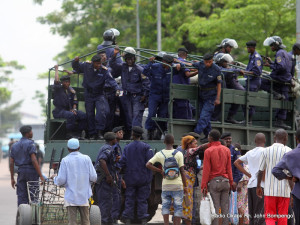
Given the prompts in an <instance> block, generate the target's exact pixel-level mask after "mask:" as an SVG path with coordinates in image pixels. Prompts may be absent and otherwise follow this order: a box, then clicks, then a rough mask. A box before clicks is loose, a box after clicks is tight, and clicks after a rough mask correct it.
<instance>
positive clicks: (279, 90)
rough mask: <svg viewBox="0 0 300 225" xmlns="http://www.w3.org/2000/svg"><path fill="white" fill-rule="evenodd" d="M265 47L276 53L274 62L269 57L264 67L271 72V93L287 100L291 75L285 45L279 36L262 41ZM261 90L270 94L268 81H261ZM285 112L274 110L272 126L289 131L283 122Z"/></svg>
mask: <svg viewBox="0 0 300 225" xmlns="http://www.w3.org/2000/svg"><path fill="white" fill-rule="evenodd" d="M264 45H265V46H270V47H271V50H272V51H273V52H276V55H275V61H272V60H271V59H270V58H269V57H268V58H267V60H266V62H265V63H264V66H267V67H270V68H271V70H272V72H271V74H270V77H271V78H272V79H273V81H274V82H273V89H274V90H273V91H274V92H275V93H274V94H275V96H274V97H275V98H276V99H282V100H288V97H289V96H288V92H289V90H290V86H289V84H290V83H291V79H292V75H291V70H292V62H291V60H290V56H289V55H288V53H287V52H286V51H285V50H284V48H286V47H285V45H283V43H282V40H281V38H280V37H279V36H273V37H268V38H267V39H266V40H265V41H264ZM261 89H263V90H265V91H268V92H270V89H271V82H270V80H267V79H263V80H262V84H261ZM286 115H287V110H286V109H280V110H279V109H277V110H276V115H275V118H276V122H275V124H274V126H276V127H281V128H284V129H290V128H291V127H290V126H288V125H286V124H285V123H284V121H285V120H286Z"/></svg>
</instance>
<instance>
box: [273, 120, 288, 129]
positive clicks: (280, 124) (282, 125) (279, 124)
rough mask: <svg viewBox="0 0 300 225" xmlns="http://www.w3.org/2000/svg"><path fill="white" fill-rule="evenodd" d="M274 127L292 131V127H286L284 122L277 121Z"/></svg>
mask: <svg viewBox="0 0 300 225" xmlns="http://www.w3.org/2000/svg"><path fill="white" fill-rule="evenodd" d="M274 127H280V128H283V129H285V130H290V129H291V127H290V126H288V125H286V124H285V123H284V122H283V120H280V119H277V120H276V122H275V123H274Z"/></svg>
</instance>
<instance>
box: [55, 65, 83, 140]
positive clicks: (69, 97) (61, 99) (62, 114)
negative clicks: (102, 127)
mask: <svg viewBox="0 0 300 225" xmlns="http://www.w3.org/2000/svg"><path fill="white" fill-rule="evenodd" d="M54 67H55V80H54V85H53V88H54V93H53V105H54V106H55V109H54V110H53V111H52V113H53V117H54V118H65V119H67V122H66V128H67V135H66V136H67V137H66V138H67V139H69V138H70V137H72V136H73V135H75V136H76V135H77V136H79V137H80V136H81V132H82V131H83V130H85V129H86V114H85V113H84V112H82V111H79V110H77V105H78V101H77V96H76V91H75V90H74V89H73V88H72V87H71V86H70V76H69V75H67V76H62V77H61V78H60V79H59V76H58V65H55V66H54ZM76 122H77V123H78V126H77V125H76Z"/></svg>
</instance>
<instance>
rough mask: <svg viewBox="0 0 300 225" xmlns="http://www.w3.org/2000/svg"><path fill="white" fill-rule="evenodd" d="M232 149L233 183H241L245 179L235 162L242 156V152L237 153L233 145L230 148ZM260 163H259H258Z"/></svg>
mask: <svg viewBox="0 0 300 225" xmlns="http://www.w3.org/2000/svg"><path fill="white" fill-rule="evenodd" d="M229 149H230V153H231V169H232V177H233V181H234V182H235V183H239V181H240V180H241V179H242V177H243V173H242V172H240V171H239V170H238V169H237V168H236V167H235V165H234V162H235V160H237V159H238V158H239V157H240V156H241V152H240V151H236V150H235V147H234V146H233V145H230V146H229ZM257 163H258V162H257Z"/></svg>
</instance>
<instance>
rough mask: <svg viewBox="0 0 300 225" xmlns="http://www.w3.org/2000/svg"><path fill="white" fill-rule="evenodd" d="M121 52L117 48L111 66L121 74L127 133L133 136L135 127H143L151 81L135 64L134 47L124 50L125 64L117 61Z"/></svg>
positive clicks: (110, 62)
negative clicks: (132, 130) (132, 131)
mask: <svg viewBox="0 0 300 225" xmlns="http://www.w3.org/2000/svg"><path fill="white" fill-rule="evenodd" d="M119 51H120V50H119V48H118V47H116V48H115V50H114V54H113V56H112V58H111V60H110V61H109V64H110V66H111V68H112V70H113V71H114V72H115V73H118V74H121V83H122V89H123V96H122V97H121V104H122V106H123V109H124V112H125V117H126V124H125V133H127V134H131V129H132V127H133V126H139V127H142V120H143V114H144V111H145V102H146V98H147V97H148V95H149V86H150V81H149V79H148V78H147V77H145V76H142V72H143V68H142V67H141V66H139V65H137V64H135V54H136V52H135V50H134V49H133V48H132V47H127V48H125V49H124V59H125V62H123V63H117V61H116V56H117V54H118V53H119Z"/></svg>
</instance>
